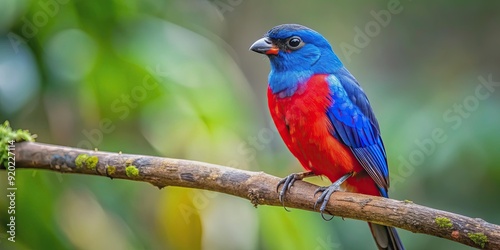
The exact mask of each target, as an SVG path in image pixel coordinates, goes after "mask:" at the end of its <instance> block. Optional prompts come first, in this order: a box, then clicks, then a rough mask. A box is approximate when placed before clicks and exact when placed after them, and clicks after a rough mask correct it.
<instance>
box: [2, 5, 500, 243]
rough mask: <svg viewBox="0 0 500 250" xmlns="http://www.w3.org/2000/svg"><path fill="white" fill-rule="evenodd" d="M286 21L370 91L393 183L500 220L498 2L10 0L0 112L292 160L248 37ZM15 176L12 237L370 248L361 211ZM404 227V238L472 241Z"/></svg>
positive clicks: (246, 162)
mask: <svg viewBox="0 0 500 250" xmlns="http://www.w3.org/2000/svg"><path fill="white" fill-rule="evenodd" d="M389 10H391V11H392V12H389ZM282 23H300V24H304V25H307V26H309V27H311V28H314V29H315V30H317V31H319V32H320V33H322V34H323V35H324V36H325V37H326V38H327V39H328V40H329V41H331V43H332V46H333V48H334V50H335V51H336V52H337V54H338V55H339V57H340V58H341V59H342V60H343V62H344V63H345V64H346V66H347V68H348V69H349V70H350V71H351V72H352V73H353V74H354V75H355V76H356V78H357V79H358V80H359V82H360V83H361V85H362V86H363V88H364V89H365V92H366V93H367V94H368V96H369V97H370V100H371V102H372V105H373V107H374V109H375V112H376V114H377V117H378V120H379V122H380V126H381V130H382V134H383V138H384V141H385V145H386V148H387V151H388V158H389V164H390V171H391V177H392V187H391V197H393V198H395V199H408V200H412V201H414V202H415V203H418V204H423V205H426V206H430V207H434V208H438V209H443V210H448V211H452V212H456V213H460V214H464V215H467V216H470V217H480V218H483V219H485V220H487V221H489V222H493V223H496V224H500V215H499V213H498V211H499V206H500V200H499V195H498V194H499V190H500V168H499V166H498V164H499V163H500V154H499V151H498V148H499V145H500V144H499V143H500V133H499V129H498V128H499V124H500V111H499V104H500V101H499V97H500V93H498V92H500V91H497V90H498V89H500V86H498V85H500V83H498V84H497V86H494V84H490V85H488V84H484V83H483V82H487V81H488V79H493V81H497V82H500V68H499V65H500V64H499V63H500V49H499V44H500V2H498V1H497V2H494V1H488V2H487V1H458V2H457V1H451V0H448V1H441V2H440V3H435V2H433V1H401V2H397V1H394V0H391V1H377V2H374V1H364V3H362V2H361V1H358V2H355V3H354V2H352V1H347V0H345V1H334V2H330V1H316V2H310V1H309V2H307V1H273V2H271V1H263V0H259V1H257V0H254V1H249V0H210V1H207V0H199V1H181V0H178V1H161V0H146V1H139V0H125V1H81V0H80V1H70V0H39V1H29V0H1V1H0V35H1V36H0V121H1V122H3V121H4V120H9V121H10V122H11V125H12V126H13V127H14V128H24V129H29V130H30V131H31V132H33V133H36V134H38V141H39V142H44V143H52V144H58V145H66V146H73V147H82V148H89V149H93V148H98V149H99V150H101V151H112V152H118V151H122V152H124V153H134V154H147V155H159V156H166V157H174V158H184V159H191V160H199V161H205V162H211V163H217V164H222V165H228V166H232V167H236V168H241V169H249V170H253V171H265V172H267V173H270V174H273V175H277V176H285V175H287V174H289V173H292V172H298V171H300V170H301V167H300V166H299V164H298V162H297V161H296V160H295V159H294V158H293V156H292V155H291V154H290V153H289V152H288V150H287V149H286V148H285V146H284V144H283V143H282V141H281V139H280V138H279V136H278V135H277V133H276V131H275V129H274V125H272V123H271V121H270V116H269V113H268V111H267V107H266V99H265V96H266V88H267V85H266V81H267V74H268V71H269V63H268V60H267V59H266V58H265V57H264V56H261V55H258V54H255V53H252V52H249V51H248V47H249V46H250V45H251V44H252V43H253V42H254V41H255V40H257V39H258V38H260V37H261V36H262V35H263V34H264V33H265V32H266V31H267V30H268V29H270V28H271V27H273V26H275V25H278V24H282ZM480 79H483V80H480ZM490 82H491V81H490ZM6 178H7V176H6V173H5V171H0V188H1V189H2V190H6V187H7V185H6V181H4V180H6ZM310 181H312V182H315V183H317V184H320V185H327V184H328V182H327V181H325V180H321V179H319V178H316V179H312V180H310ZM17 187H18V191H17V197H16V202H17V203H16V225H17V227H16V232H17V234H16V243H11V242H9V241H7V234H6V233H5V232H6V231H7V229H6V223H7V220H8V219H7V208H6V207H7V199H6V196H5V192H6V191H2V192H1V193H2V196H1V197H0V209H1V210H0V222H1V226H0V248H1V249H44V248H49V247H50V248H51V249H315V250H316V249H374V248H375V245H374V243H373V240H372V238H371V236H370V233H369V230H368V227H367V226H366V223H364V222H360V221H354V220H345V221H343V220H342V219H340V218H335V219H334V220H332V221H330V222H326V221H323V220H322V219H321V217H320V216H319V214H317V213H311V212H304V211H299V210H295V209H293V210H292V212H290V213H288V212H285V210H283V208H280V207H265V206H262V207H259V208H258V209H255V208H253V206H252V205H251V204H250V202H248V201H246V200H243V199H239V198H235V197H231V196H228V195H223V194H216V193H212V192H208V191H200V190H190V189H183V188H175V187H168V188H165V189H163V190H158V189H157V188H155V187H153V186H152V185H149V184H145V183H138V182H131V181H123V180H110V179H108V178H102V177H92V176H82V175H71V174H65V175H62V174H59V173H54V172H46V171H34V170H19V171H17ZM399 232H400V235H401V238H402V240H403V242H404V243H405V245H406V246H407V248H408V249H468V248H467V247H465V246H462V245H459V244H457V243H453V242H450V241H447V240H443V239H439V238H434V237H431V236H426V235H418V234H413V233H411V232H407V231H404V230H399Z"/></svg>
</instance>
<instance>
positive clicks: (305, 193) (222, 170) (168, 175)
mask: <svg viewBox="0 0 500 250" xmlns="http://www.w3.org/2000/svg"><path fill="white" fill-rule="evenodd" d="M15 153H16V167H17V168H35V169H47V170H53V171H57V172H62V173H79V174H88V175H101V176H108V177H111V178H119V179H127V180H134V181H141V182H149V183H151V184H153V185H155V186H157V187H159V188H163V187H166V186H179V187H187V188H197V189H206V190H211V191H216V192H221V193H226V194H230V195H234V196H238V197H241V198H244V199H248V200H250V202H251V203H252V204H254V205H255V206H257V205H271V206H281V203H280V202H279V200H278V194H277V193H276V184H277V183H278V182H279V180H280V178H278V177H275V176H271V175H268V174H266V173H263V172H251V171H245V170H240V169H233V168H228V167H223V166H218V165H214V164H209V163H204V162H196V161H188V160H179V159H169V158H160V157H152V156H144V155H129V154H120V153H108V152H96V151H89V150H82V149H78V148H69V147H62V146H56V145H48V144H42V143H33V142H22V143H17V144H16V150H15ZM316 188H317V186H315V185H313V184H310V183H307V182H302V181H297V182H296V183H295V185H294V186H293V188H292V189H291V190H290V193H288V194H287V196H286V199H285V204H286V206H287V207H289V208H297V209H303V210H309V211H313V204H314V202H315V199H316V198H315V197H314V196H313V193H314V191H315V190H316ZM327 211H329V212H330V213H332V214H334V215H336V216H341V217H345V218H352V219H357V220H363V221H369V222H374V223H377V224H382V225H387V226H393V227H399V228H402V229H406V230H408V231H411V232H414V233H423V234H429V235H434V236H437V237H442V238H446V239H449V240H452V241H456V242H460V243H462V244H465V245H469V246H472V247H477V248H484V249H500V226H498V225H495V224H491V223H488V222H486V221H484V220H482V219H477V218H476V219H473V218H469V217H466V216H463V215H458V214H454V213H450V212H446V211H441V210H436V209H432V208H428V207H424V206H420V205H417V204H414V203H412V202H409V201H397V200H392V199H385V198H381V197H375V196H367V195H362V194H354V193H347V192H337V193H335V194H334V195H332V197H331V199H330V203H329V204H328V206H327Z"/></svg>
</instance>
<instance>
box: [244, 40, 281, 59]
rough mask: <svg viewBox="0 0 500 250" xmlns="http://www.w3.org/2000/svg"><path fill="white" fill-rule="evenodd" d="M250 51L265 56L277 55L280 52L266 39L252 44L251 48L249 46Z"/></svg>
mask: <svg viewBox="0 0 500 250" xmlns="http://www.w3.org/2000/svg"><path fill="white" fill-rule="evenodd" d="M250 50H251V51H254V52H257V53H260V54H266V55H277V54H278V52H279V51H280V50H279V48H278V47H276V45H274V44H273V43H272V42H271V40H269V38H267V37H264V38H261V39H259V40H257V41H256V42H254V43H253V44H252V46H250Z"/></svg>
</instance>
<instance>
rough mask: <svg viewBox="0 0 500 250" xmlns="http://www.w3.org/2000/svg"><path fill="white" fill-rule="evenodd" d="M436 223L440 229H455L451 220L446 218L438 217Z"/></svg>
mask: <svg viewBox="0 0 500 250" xmlns="http://www.w3.org/2000/svg"><path fill="white" fill-rule="evenodd" d="M434 222H436V224H437V225H438V226H439V227H440V228H452V227H453V223H451V220H450V219H448V218H446V217H436V219H435V220H434Z"/></svg>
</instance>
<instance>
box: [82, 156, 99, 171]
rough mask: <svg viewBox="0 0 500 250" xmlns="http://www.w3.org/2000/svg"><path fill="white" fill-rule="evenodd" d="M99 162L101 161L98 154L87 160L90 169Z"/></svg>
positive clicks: (86, 163)
mask: <svg viewBox="0 0 500 250" xmlns="http://www.w3.org/2000/svg"><path fill="white" fill-rule="evenodd" d="M97 163H99V158H98V157H97V156H95V155H94V156H90V157H89V158H87V159H86V160H85V165H86V166H87V168H88V169H92V170H94V169H95V168H96V167H97Z"/></svg>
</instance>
